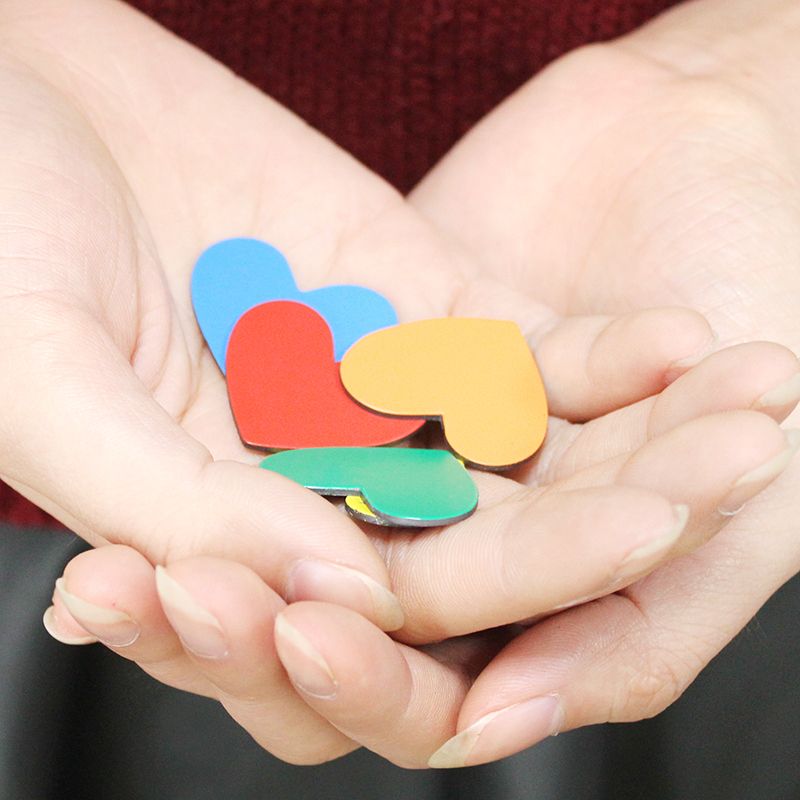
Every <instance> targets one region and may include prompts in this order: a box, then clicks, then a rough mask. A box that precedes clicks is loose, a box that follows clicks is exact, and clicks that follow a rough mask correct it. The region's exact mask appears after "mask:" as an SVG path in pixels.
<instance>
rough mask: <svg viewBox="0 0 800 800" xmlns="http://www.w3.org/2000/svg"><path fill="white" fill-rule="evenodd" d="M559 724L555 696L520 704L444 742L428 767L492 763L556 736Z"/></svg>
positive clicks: (558, 701) (561, 716)
mask: <svg viewBox="0 0 800 800" xmlns="http://www.w3.org/2000/svg"><path fill="white" fill-rule="evenodd" d="M563 724H564V708H563V706H562V704H561V699H560V698H559V696H558V695H555V694H548V695H544V696H543V697H534V698H533V699H532V700H524V701H523V702H521V703H515V704H514V705H511V706H507V707H506V708H501V709H500V710H499V711H492V712H491V713H489V714H486V715H485V716H483V717H481V718H480V719H479V720H478V721H477V722H474V723H473V724H472V725H470V726H469V728H466V729H465V730H463V731H461V733H459V734H458V735H457V736H454V737H453V738H452V739H449V740H448V741H446V742H445V743H444V744H443V745H442V746H441V747H440V748H439V749H438V750H437V751H436V752H435V753H434V754H433V755H432V756H431V757H430V759H428V766H429V767H434V768H437V769H442V768H445V769H450V768H453V767H466V766H471V765H473V764H483V763H485V762H487V761H494V760H496V759H498V758H503V757H504V756H509V755H511V754H512V753H517V752H519V751H520V750H524V749H525V748H526V747H530V746H531V745H534V744H536V743H537V742H540V741H541V740H542V739H546V738H547V737H548V736H556V735H557V734H558V732H559V731H560V730H561V726H562V725H563Z"/></svg>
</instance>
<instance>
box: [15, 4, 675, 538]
mask: <svg viewBox="0 0 800 800" xmlns="http://www.w3.org/2000/svg"><path fill="white" fill-rule="evenodd" d="M130 2H131V4H132V5H135V6H137V7H138V8H140V9H141V10H142V11H144V12H146V13H147V14H150V15H151V16H152V17H153V18H155V19H156V20H158V21H159V22H160V23H161V24H163V25H165V26H166V27H168V28H170V29H172V30H173V31H175V33H177V34H178V35H179V36H182V37H183V38H185V39H188V40H189V41H191V42H193V43H194V44H196V45H198V46H199V47H201V48H202V49H203V50H205V51H206V52H208V53H210V54H211V55H212V56H214V58H217V59H219V60H220V61H222V62H224V63H225V64H227V65H228V66H230V67H231V68H233V69H234V70H236V71H237V72H238V73H239V74H240V75H242V76H244V77H245V78H247V79H248V80H249V81H252V82H253V83H255V84H256V85H258V86H260V87H261V88H262V89H263V90H264V91H265V92H267V93H268V94H270V95H272V97H274V98H275V99H277V100H278V101H279V102H281V103H283V104H284V105H286V106H288V107H289V108H291V109H292V110H293V111H295V112H296V113H297V114H299V115H300V116H301V117H303V118H304V119H305V120H307V121H308V122H310V123H311V124H312V125H314V126H315V127H317V128H319V129H320V130H321V131H322V132H323V133H325V134H326V135H327V136H329V137H330V138H332V139H334V140H335V141H336V142H338V143H339V144H340V145H341V146H342V147H344V148H345V149H347V150H349V151H350V152H351V153H353V154H354V155H355V156H356V157H357V158H359V159H360V160H361V161H363V162H364V163H365V164H366V165H367V166H368V167H370V168H372V169H373V170H375V171H376V172H378V173H380V174H381V175H383V176H384V177H386V178H387V179H388V180H389V181H390V182H391V183H393V184H394V185H395V186H397V187H398V188H399V189H401V190H403V191H407V190H408V189H410V188H411V187H412V186H413V185H414V184H415V183H416V182H417V181H418V180H419V179H420V178H421V177H422V176H423V175H424V174H425V172H426V171H427V170H428V169H429V168H430V167H431V166H432V165H433V164H434V163H435V162H436V160H437V159H438V158H439V157H440V156H441V155H443V154H444V153H445V152H446V151H447V150H448V149H449V148H450V147H451V146H452V145H453V144H454V143H455V142H456V141H457V140H458V138H459V137H460V136H461V135H462V134H463V133H464V132H465V131H466V130H467V129H468V128H469V127H470V126H471V125H472V124H473V123H475V122H476V121H477V120H478V119H480V118H481V117H482V116H483V115H484V114H485V113H486V112H487V111H489V110H490V109H491V108H492V107H493V106H495V105H496V104H497V103H498V102H499V101H500V100H501V99H502V98H503V97H505V96H506V95H508V94H509V93H510V92H511V91H512V90H513V89H515V88H516V87H517V86H519V85H520V84H522V83H523V82H524V81H526V80H527V79H528V78H530V77H531V76H532V75H533V74H534V73H535V72H537V71H538V70H539V69H541V68H542V67H543V66H544V65H545V64H547V63H548V62H549V61H552V60H553V59H554V58H556V57H557V56H559V55H561V54H562V53H564V52H566V51H567V50H571V49H573V48H575V47H578V46H579V45H582V44H586V43H588V42H593V41H599V40H602V39H608V38H612V37H614V36H618V35H619V34H621V33H624V32H626V31H629V30H631V29H633V28H635V27H637V26H639V25H641V24H642V23H643V22H645V21H646V20H647V19H649V18H650V17H652V16H654V15H655V14H656V13H658V12H659V11H662V10H663V9H665V8H667V7H668V6H671V5H675V3H676V0H416V2H400V1H399V0H203V1H202V2H199V1H198V0H130ZM3 519H5V520H8V521H10V522H16V523H20V524H35V523H38V522H42V521H44V520H46V519H47V517H46V515H44V514H43V513H42V512H41V511H39V510H38V509H36V508H34V507H33V506H32V505H30V504H29V503H27V502H26V501H25V500H23V499H22V498H21V497H19V496H18V495H16V494H14V493H13V492H12V491H10V490H9V489H8V487H6V486H4V485H3V484H2V483H0V520H3Z"/></svg>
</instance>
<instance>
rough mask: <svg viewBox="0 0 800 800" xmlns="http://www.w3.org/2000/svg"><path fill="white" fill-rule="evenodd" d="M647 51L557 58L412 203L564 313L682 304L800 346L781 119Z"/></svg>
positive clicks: (795, 247) (796, 237)
mask: <svg viewBox="0 0 800 800" xmlns="http://www.w3.org/2000/svg"><path fill="white" fill-rule="evenodd" d="M676 22H677V19H676ZM646 53H647V42H646V40H645V41H644V42H639V41H638V40H637V39H631V41H630V44H628V43H627V42H626V43H623V44H620V45H615V46H611V47H609V46H603V47H601V48H595V49H589V50H586V51H582V52H579V53H578V54H576V55H573V56H570V57H567V58H566V59H564V60H563V61H561V62H559V63H557V64H556V65H554V66H553V67H551V68H550V69H549V70H548V71H546V72H545V73H544V74H543V75H542V76H540V77H538V78H536V79H535V80H534V81H532V82H531V83H530V84H528V85H527V86H526V87H524V88H523V89H522V90H521V91H520V92H519V93H518V95H516V96H515V97H513V98H511V99H510V100H509V101H508V102H507V103H506V104H505V105H504V106H502V107H501V108H500V109H498V110H497V111H495V112H494V113H493V114H491V115H490V116H489V117H488V118H487V119H486V120H485V121H484V122H483V123H482V124H481V126H480V128H479V132H478V133H476V134H475V135H473V136H472V137H467V139H466V140H465V141H464V142H462V143H461V144H460V145H459V146H458V147H457V148H455V150H454V151H453V153H452V154H451V155H450V156H448V158H447V159H445V161H444V163H443V164H442V165H441V166H440V167H439V168H437V170H435V171H434V172H433V173H432V175H431V176H429V178H428V179H427V180H426V181H425V182H423V184H422V186H421V187H420V189H418V190H417V193H416V202H417V205H418V206H420V207H421V208H423V209H424V210H425V211H426V212H427V213H428V214H429V216H431V217H432V218H434V219H436V220H437V221H439V222H441V223H443V224H444V225H445V226H446V227H449V228H452V229H454V230H456V229H457V231H458V233H459V234H460V238H462V239H465V240H466V241H467V243H468V244H469V245H470V246H471V248H472V250H473V252H474V253H475V254H478V255H479V256H480V257H481V258H482V263H484V264H486V265H487V269H488V270H489V272H490V273H491V274H492V275H493V276H494V277H496V278H497V279H499V280H501V281H504V282H506V283H507V284H509V285H511V286H514V287H516V288H518V289H520V290H521V291H525V292H528V293H530V294H531V295H532V296H534V297H536V298H538V299H540V300H544V301H546V302H548V303H550V304H551V305H552V306H553V307H554V308H556V309H558V310H559V311H561V312H562V313H613V312H620V311H625V310H629V309H632V308H641V307H646V306H653V305H664V304H672V303H676V304H685V305H689V306H691V307H693V308H697V309H698V310H700V311H701V312H703V313H704V314H706V315H708V318H709V320H710V322H711V324H712V326H713V327H714V328H715V330H716V331H717V333H718V334H719V336H720V338H721V339H722V341H723V342H725V343H727V342H731V341H738V340H742V339H745V338H753V337H756V336H757V337H761V338H774V339H776V340H778V341H783V342H786V343H788V344H789V345H796V344H798V342H800V330H798V326H797V324H796V314H795V313H794V309H793V303H792V297H793V296H796V294H795V291H796V290H797V289H798V288H800V274H798V272H797V270H796V269H795V265H796V263H797V260H798V254H800V225H798V221H799V220H798V218H799V217H800V211H798V208H797V204H796V202H795V201H794V199H793V188H792V187H793V181H794V180H795V176H796V167H795V165H794V161H793V159H792V157H791V152H790V151H789V150H788V149H785V148H784V147H783V146H782V136H783V135H784V133H785V132H788V131H786V130H785V126H784V125H782V122H783V121H782V120H781V119H779V118H777V119H776V118H774V117H772V116H770V114H769V113H768V110H767V108H766V107H765V106H760V105H758V104H756V103H755V101H753V100H752V99H750V98H748V96H747V95H746V94H745V93H744V92H742V91H737V89H736V88H735V86H732V85H731V82H729V81H726V76H725V75H720V76H718V77H716V78H714V77H708V78H706V79H705V80H698V79H696V78H689V77H687V76H684V75H682V74H680V73H679V72H678V71H677V70H675V69H672V70H670V69H669V68H667V67H666V66H662V65H661V64H660V63H658V62H657V61H656V60H655V59H654V58H649V57H648V56H647V55H646ZM497 141H503V147H497V146H496V142H497ZM468 189H471V191H467V190H468ZM445 197H447V198H448V199H449V201H450V202H449V203H447V204H445V202H444V198H445ZM453 198H459V202H457V203H455V205H454V204H453V202H452V201H453ZM464 198H467V199H464Z"/></svg>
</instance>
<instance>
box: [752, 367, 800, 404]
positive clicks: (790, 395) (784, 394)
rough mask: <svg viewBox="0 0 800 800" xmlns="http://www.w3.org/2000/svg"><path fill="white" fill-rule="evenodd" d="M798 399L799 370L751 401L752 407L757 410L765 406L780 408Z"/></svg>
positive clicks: (799, 385)
mask: <svg viewBox="0 0 800 800" xmlns="http://www.w3.org/2000/svg"><path fill="white" fill-rule="evenodd" d="M798 401H800V372H798V373H797V374H795V375H793V376H792V377H791V378H789V380H788V381H784V382H783V383H781V384H779V385H778V386H776V387H775V388H774V389H770V391H768V392H766V393H765V394H762V395H761V397H759V398H758V400H756V402H755V403H753V408H754V409H757V410H759V411H760V410H763V409H765V408H782V407H783V406H788V405H794V404H796V403H797V402H798Z"/></svg>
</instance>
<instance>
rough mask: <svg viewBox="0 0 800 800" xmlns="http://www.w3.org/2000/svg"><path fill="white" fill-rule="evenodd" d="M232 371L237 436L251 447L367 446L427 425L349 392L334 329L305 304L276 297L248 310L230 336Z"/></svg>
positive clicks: (231, 393) (230, 386)
mask: <svg viewBox="0 0 800 800" xmlns="http://www.w3.org/2000/svg"><path fill="white" fill-rule="evenodd" d="M227 371H228V396H229V398H230V402H231V409H232V410H233V416H234V419H235V420H236V426H237V428H238V429H239V435H240V436H241V437H242V440H243V441H244V442H245V443H246V444H249V445H252V446H253V447H263V448H266V449H268V450H283V449H288V448H295V447H326V446H336V445H339V446H347V445H352V446H364V447H369V446H374V445H381V444H389V443H391V442H397V441H400V440H401V439H405V438H406V437H408V436H410V435H411V434H412V433H414V432H415V431H416V430H418V429H419V428H420V427H421V426H422V425H423V424H424V420H421V419H391V418H389V417H384V416H380V415H378V414H373V413H372V412H371V411H369V410H367V409H365V408H362V407H361V406H359V405H358V403H356V402H355V401H354V400H353V399H352V398H351V397H350V396H349V395H348V394H347V392H346V391H345V390H344V387H343V386H342V382H341V380H340V378H339V365H338V364H337V363H336V362H335V361H334V358H333V341H332V339H331V331H330V328H329V327H328V325H327V323H326V322H325V320H324V319H323V318H322V317H321V316H320V315H319V314H318V313H317V312H316V311H314V309H313V308H310V307H309V306H307V305H305V304H304V303H295V302H292V301H288V300H276V301H274V302H271V303H262V304H261V305H259V306H256V307H255V308H252V309H250V310H249V311H247V312H246V313H245V314H244V315H243V316H242V317H241V319H240V320H239V322H237V324H236V327H235V328H234V330H233V334H232V335H231V338H230V342H229V344H228V361H227Z"/></svg>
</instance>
